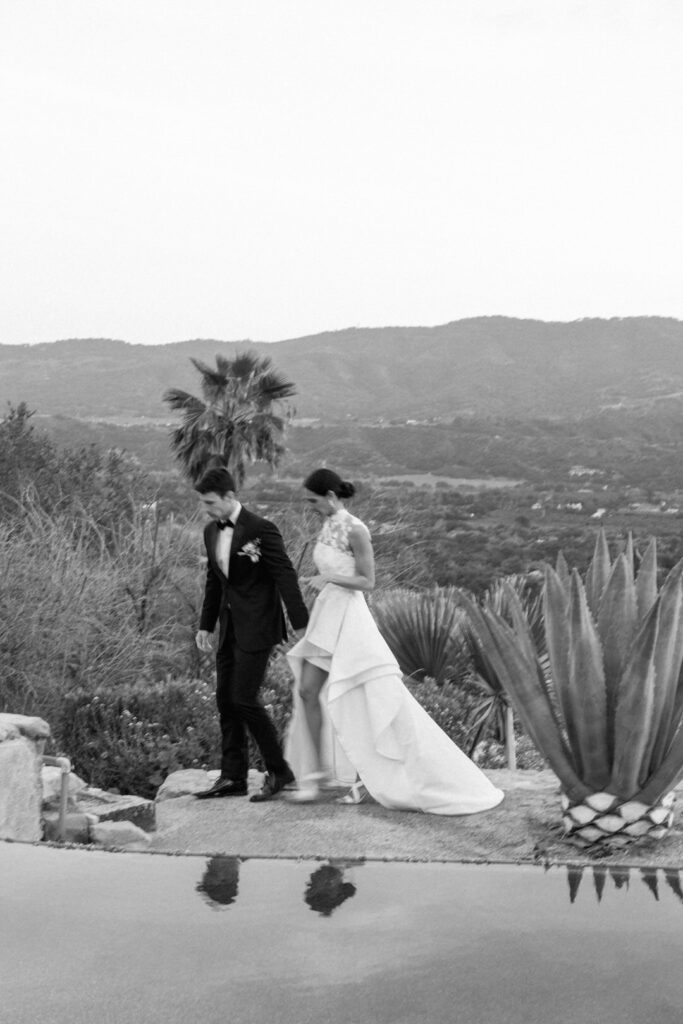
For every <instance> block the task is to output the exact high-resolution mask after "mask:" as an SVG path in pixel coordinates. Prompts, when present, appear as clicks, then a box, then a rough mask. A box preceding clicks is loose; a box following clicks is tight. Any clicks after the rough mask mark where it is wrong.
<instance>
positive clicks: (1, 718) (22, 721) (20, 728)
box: [0, 713, 50, 743]
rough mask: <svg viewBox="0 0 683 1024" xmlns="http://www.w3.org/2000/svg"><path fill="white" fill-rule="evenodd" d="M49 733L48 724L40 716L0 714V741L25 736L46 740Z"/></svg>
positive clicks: (30, 738)
mask: <svg viewBox="0 0 683 1024" xmlns="http://www.w3.org/2000/svg"><path fill="white" fill-rule="evenodd" d="M49 735H50V726H49V725H48V724H47V722H45V721H44V720H43V719H42V718H33V717H31V716H30V715H10V714H8V713H3V714H1V715H0V743H1V742H3V741H4V740H12V739H16V738H17V737H18V736H25V737H26V738H27V739H29V740H46V739H48V737H49Z"/></svg>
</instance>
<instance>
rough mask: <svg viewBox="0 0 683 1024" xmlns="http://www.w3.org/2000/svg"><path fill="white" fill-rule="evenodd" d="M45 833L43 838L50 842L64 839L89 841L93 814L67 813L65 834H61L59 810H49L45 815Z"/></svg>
mask: <svg viewBox="0 0 683 1024" xmlns="http://www.w3.org/2000/svg"><path fill="white" fill-rule="evenodd" d="M43 824H44V835H43V838H44V839H47V840H48V841H50V842H57V841H58V840H60V839H62V838H63V840H64V842H67V843H89V842H90V828H91V826H92V824H93V821H92V819H91V816H90V815H89V814H83V813H78V812H76V813H71V814H67V815H66V828H65V832H64V836H63V837H62V836H60V834H59V811H48V812H47V813H46V814H44V815H43Z"/></svg>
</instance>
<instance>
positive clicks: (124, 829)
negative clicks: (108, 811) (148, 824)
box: [90, 821, 151, 848]
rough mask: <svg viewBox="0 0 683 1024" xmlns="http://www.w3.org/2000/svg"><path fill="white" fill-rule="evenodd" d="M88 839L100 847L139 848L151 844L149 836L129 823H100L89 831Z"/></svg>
mask: <svg viewBox="0 0 683 1024" xmlns="http://www.w3.org/2000/svg"><path fill="white" fill-rule="evenodd" d="M90 838H91V840H92V842H94V843H100V844H101V845H102V846H116V847H120V846H140V847H142V848H144V847H147V846H148V845H149V843H150V842H151V839H150V837H149V835H148V834H147V833H146V832H143V830H142V829H141V828H138V827H137V825H133V824H131V822H129V821H101V822H99V823H98V824H97V825H93V826H92V827H91V829H90Z"/></svg>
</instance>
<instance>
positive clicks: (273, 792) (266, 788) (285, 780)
mask: <svg viewBox="0 0 683 1024" xmlns="http://www.w3.org/2000/svg"><path fill="white" fill-rule="evenodd" d="M292 782H294V772H292V771H290V770H289V769H288V770H287V771H286V772H285V773H284V774H283V775H276V774H275V772H268V773H267V774H266V777H265V779H264V780H263V786H262V787H261V790H260V792H259V793H254V795H253V796H250V797H249V799H250V801H251V802H252V803H253V804H258V803H262V801H264V800H272V798H273V797H274V796H277V794H278V793H280V792H281V791H282V790H283V789H284V788H285V786H289V785H290V783H292Z"/></svg>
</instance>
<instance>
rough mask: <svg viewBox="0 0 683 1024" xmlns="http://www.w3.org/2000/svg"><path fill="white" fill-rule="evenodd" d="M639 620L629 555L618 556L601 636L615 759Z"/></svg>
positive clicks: (610, 740)
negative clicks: (619, 707) (620, 702)
mask: <svg viewBox="0 0 683 1024" xmlns="http://www.w3.org/2000/svg"><path fill="white" fill-rule="evenodd" d="M637 617H638V606H637V600H636V588H635V585H634V583H633V577H632V574H631V571H630V566H629V563H628V559H627V558H626V556H625V555H623V554H622V555H618V556H617V558H616V560H615V562H614V565H613V566H612V572H611V575H610V578H609V580H608V582H607V586H606V587H605V590H604V592H603V595H602V600H601V601H600V610H599V612H598V632H599V635H600V640H601V643H602V652H603V665H604V670H605V694H606V700H607V754H608V760H609V762H610V764H611V763H612V759H613V757H614V711H615V708H616V702H617V694H618V690H619V683H620V681H621V677H622V673H623V669H624V663H625V659H626V656H627V653H628V649H629V647H630V645H631V641H632V639H633V635H634V632H635V628H636V623H637Z"/></svg>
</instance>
